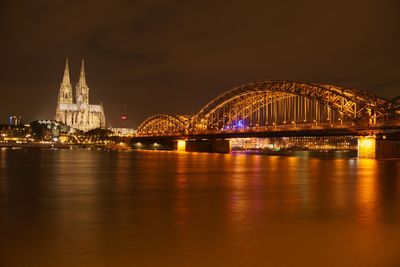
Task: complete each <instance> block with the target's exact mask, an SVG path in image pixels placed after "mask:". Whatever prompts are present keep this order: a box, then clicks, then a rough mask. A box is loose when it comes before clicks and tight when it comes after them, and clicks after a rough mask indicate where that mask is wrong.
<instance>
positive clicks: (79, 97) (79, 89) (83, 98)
mask: <svg viewBox="0 0 400 267" xmlns="http://www.w3.org/2000/svg"><path fill="white" fill-rule="evenodd" d="M75 95H76V103H77V104H82V103H84V104H89V87H88V86H87V84H86V77H85V61H84V60H83V59H82V66H81V74H80V76H79V81H78V83H77V84H76V87H75Z"/></svg>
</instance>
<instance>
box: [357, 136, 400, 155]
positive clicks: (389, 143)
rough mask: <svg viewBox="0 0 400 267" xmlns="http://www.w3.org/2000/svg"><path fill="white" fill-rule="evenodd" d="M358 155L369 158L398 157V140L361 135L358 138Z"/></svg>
mask: <svg viewBox="0 0 400 267" xmlns="http://www.w3.org/2000/svg"><path fill="white" fill-rule="evenodd" d="M358 157H359V158H370V159H383V158H400V140H387V139H384V138H377V137H375V136H361V137H359V138H358Z"/></svg>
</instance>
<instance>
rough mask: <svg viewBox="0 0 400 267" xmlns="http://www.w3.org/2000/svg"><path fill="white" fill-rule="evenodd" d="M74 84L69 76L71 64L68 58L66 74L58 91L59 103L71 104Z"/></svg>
mask: <svg viewBox="0 0 400 267" xmlns="http://www.w3.org/2000/svg"><path fill="white" fill-rule="evenodd" d="M72 101H73V98H72V86H71V80H70V77H69V66H68V58H66V60H65V69H64V76H63V79H62V82H61V85H60V91H59V93H58V103H59V104H70V103H72Z"/></svg>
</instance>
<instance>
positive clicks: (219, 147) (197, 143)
mask: <svg viewBox="0 0 400 267" xmlns="http://www.w3.org/2000/svg"><path fill="white" fill-rule="evenodd" d="M180 142H181V145H180ZM182 142H185V144H184V145H183V143H182ZM177 147H178V150H181V151H188V152H211V153H229V152H230V151H231V141H230V140H227V139H212V140H186V141H184V140H179V141H178V146H177Z"/></svg>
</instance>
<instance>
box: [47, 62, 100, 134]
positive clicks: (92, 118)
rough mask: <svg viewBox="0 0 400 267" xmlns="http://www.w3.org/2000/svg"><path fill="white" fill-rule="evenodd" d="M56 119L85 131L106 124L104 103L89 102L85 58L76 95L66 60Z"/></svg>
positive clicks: (76, 87)
mask: <svg viewBox="0 0 400 267" xmlns="http://www.w3.org/2000/svg"><path fill="white" fill-rule="evenodd" d="M74 98H75V99H74ZM74 100H75V102H74ZM55 120H56V121H59V122H62V123H64V124H66V125H68V126H70V127H72V128H75V129H78V130H81V131H85V132H86V131H89V130H91V129H95V128H99V127H105V125H106V123H105V116H104V110H103V105H102V104H100V105H91V104H89V87H88V85H87V84H86V78H85V62H84V60H82V66H81V73H80V76H79V81H78V83H77V84H76V86H75V97H74V96H73V94H72V86H71V81H70V77H69V67H68V59H67V60H66V63H65V70H64V77H63V80H62V82H61V85H60V92H59V94H58V100H57V110H56V118H55Z"/></svg>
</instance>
